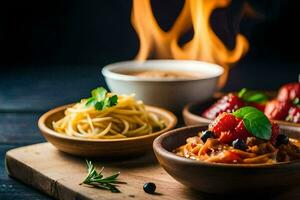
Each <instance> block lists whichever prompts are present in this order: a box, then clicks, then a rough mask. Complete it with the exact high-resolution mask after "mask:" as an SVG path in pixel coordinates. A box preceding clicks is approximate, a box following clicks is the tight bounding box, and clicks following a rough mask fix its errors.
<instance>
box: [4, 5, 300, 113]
mask: <svg viewBox="0 0 300 200" xmlns="http://www.w3.org/2000/svg"><path fill="white" fill-rule="evenodd" d="M183 2H184V1H178V0H164V1H160V0H152V3H153V10H154V13H155V16H156V18H157V19H158V21H159V23H160V24H161V26H162V27H163V29H165V30H167V29H168V28H169V27H170V26H171V25H172V23H173V21H174V19H175V18H176V16H177V15H178V12H179V10H180V9H181V6H182V5H183ZM244 2H248V3H249V4H250V5H251V6H252V8H253V9H254V10H255V11H256V12H257V15H256V17H249V16H248V17H244V18H243V20H242V21H241V23H240V26H236V25H237V24H238V23H237V21H239V20H238V19H236V13H238V12H239V10H240V8H241V5H242V3H244ZM131 4H132V2H131V1H130V0H111V1H100V0H87V1H81V0H51V1H50V0H45V1H39V0H28V1H20V0H10V1H2V2H1V4H0V67H1V73H0V109H4V110H7V109H8V110H10V109H12V110H18V109H19V108H20V109H25V108H26V109H28V110H30V109H33V108H32V107H33V105H34V109H37V110H39V109H41V110H45V109H48V108H51V107H53V106H56V105H60V104H63V103H67V102H73V101H76V100H77V99H79V98H80V97H82V96H83V95H84V96H86V95H88V93H89V91H90V89H91V88H93V87H96V86H97V85H105V83H104V81H103V78H102V76H101V73H100V70H101V67H103V66H104V65H106V64H108V63H112V62H116V61H122V60H130V59H133V58H134V57H135V55H136V54H137V52H138V48H139V41H138V38H137V35H136V33H135V31H134V30H133V28H132V26H131V23H130V12H131ZM299 8H300V3H299V1H294V0H248V1H242V0H233V1H232V3H231V5H230V7H229V8H227V9H226V10H224V9H223V10H222V9H218V10H216V11H215V12H214V13H213V15H212V17H211V24H212V27H213V28H214V30H216V32H217V34H218V35H220V36H221V37H222V39H223V41H224V42H225V44H227V45H228V47H232V45H233V44H234V43H232V41H234V40H233V38H234V34H235V33H237V32H238V31H239V29H240V31H241V32H242V33H243V34H244V35H246V37H247V38H248V39H249V42H250V51H249V52H248V54H247V55H246V56H245V57H244V58H243V59H241V61H240V62H238V63H237V64H236V65H235V67H234V68H233V69H232V70H231V72H230V77H229V81H228V83H227V85H226V86H225V88H224V89H223V90H224V91H231V90H239V89H240V88H242V87H247V88H252V89H263V90H276V89H277V88H278V87H280V85H282V84H284V83H287V82H292V81H297V80H298V74H299V73H300V67H299V60H298V55H299V44H300V37H299V35H300V34H299V33H300V31H299V27H298V26H299V19H300V12H299V10H300V9H299ZM224 12H225V15H224ZM231 22H232V23H231ZM228 33H230V34H228ZM228 35H229V36H228ZM224 36H225V37H224ZM44 97H47V98H46V99H45V98H44Z"/></svg>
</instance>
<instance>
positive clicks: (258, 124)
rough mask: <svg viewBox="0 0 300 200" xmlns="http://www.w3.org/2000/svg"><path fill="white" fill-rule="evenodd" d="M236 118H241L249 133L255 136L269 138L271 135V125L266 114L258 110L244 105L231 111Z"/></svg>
mask: <svg viewBox="0 0 300 200" xmlns="http://www.w3.org/2000/svg"><path fill="white" fill-rule="evenodd" d="M233 115H234V116H235V117H237V118H241V119H243V122H244V125H245V127H246V129H247V131H249V132H250V133H252V134H253V135H254V136H256V137H257V138H261V139H264V140H269V139H270V138H271V135H272V125H271V123H270V121H269V119H268V118H267V117H266V115H265V114H264V113H263V112H261V111H260V110H258V109H256V108H254V107H251V106H246V107H243V108H240V109H238V110H237V111H235V112H234V113H233Z"/></svg>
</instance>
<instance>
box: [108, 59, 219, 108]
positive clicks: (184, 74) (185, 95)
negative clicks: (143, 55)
mask: <svg viewBox="0 0 300 200" xmlns="http://www.w3.org/2000/svg"><path fill="white" fill-rule="evenodd" d="M102 74H103V75H104V77H105V81H106V83H107V85H108V87H109V89H110V90H111V91H112V92H116V93H120V94H126V93H135V94H136V96H137V98H139V99H141V100H143V101H144V103H146V104H149V105H154V106H160V107H163V108H166V109H169V110H171V111H173V112H175V113H177V114H179V113H180V112H181V110H182V108H183V107H184V105H185V104H187V103H189V102H193V101H204V100H207V99H209V98H210V97H212V95H213V93H214V92H216V91H217V89H218V87H217V85H218V80H219V78H220V76H221V75H222V74H223V68H222V67H221V66H219V65H216V64H211V63H207V62H201V61H194V60H147V61H143V62H140V61H123V62H118V63H113V64H110V65H107V66H105V67H104V68H103V69H102Z"/></svg>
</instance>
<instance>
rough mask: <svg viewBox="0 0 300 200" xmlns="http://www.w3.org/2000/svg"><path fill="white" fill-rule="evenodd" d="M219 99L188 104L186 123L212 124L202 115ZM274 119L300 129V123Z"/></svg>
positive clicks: (185, 111)
mask: <svg viewBox="0 0 300 200" xmlns="http://www.w3.org/2000/svg"><path fill="white" fill-rule="evenodd" d="M217 100H218V98H212V99H210V100H207V101H204V102H194V103H190V104H187V105H186V106H185V107H184V108H183V110H182V115H183V119H184V123H185V125H187V126H190V125H208V124H210V123H211V122H212V121H213V120H211V119H207V118H205V117H202V116H201V114H202V113H203V112H204V110H205V109H207V108H208V107H209V106H211V105H212V104H213V103H215V102H216V101H217ZM273 121H275V122H276V123H277V124H278V125H279V126H280V127H281V128H283V129H289V130H295V131H300V124H297V123H292V122H287V121H283V120H273Z"/></svg>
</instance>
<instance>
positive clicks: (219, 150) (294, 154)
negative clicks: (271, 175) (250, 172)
mask: <svg viewBox="0 0 300 200" xmlns="http://www.w3.org/2000/svg"><path fill="white" fill-rule="evenodd" d="M201 134H202V132H200V133H199V135H198V136H195V137H190V138H187V140H186V144H185V145H182V146H180V147H179V148H178V149H176V150H175V151H174V152H175V153H176V154H177V155H179V156H183V157H186V158H190V159H194V160H201V161H205V162H213V163H240V164H259V163H270V164H271V163H277V162H287V161H292V160H296V159H300V148H299V141H298V140H296V139H289V143H288V144H282V145H280V146H279V147H275V145H273V144H272V143H271V142H270V141H265V140H260V139H258V138H255V137H249V138H247V141H246V145H247V149H246V150H240V149H235V148H234V147H233V146H230V145H228V144H225V143H221V142H220V141H219V140H218V139H215V138H209V139H207V140H206V142H203V141H202V140H201V138H200V136H201Z"/></svg>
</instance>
